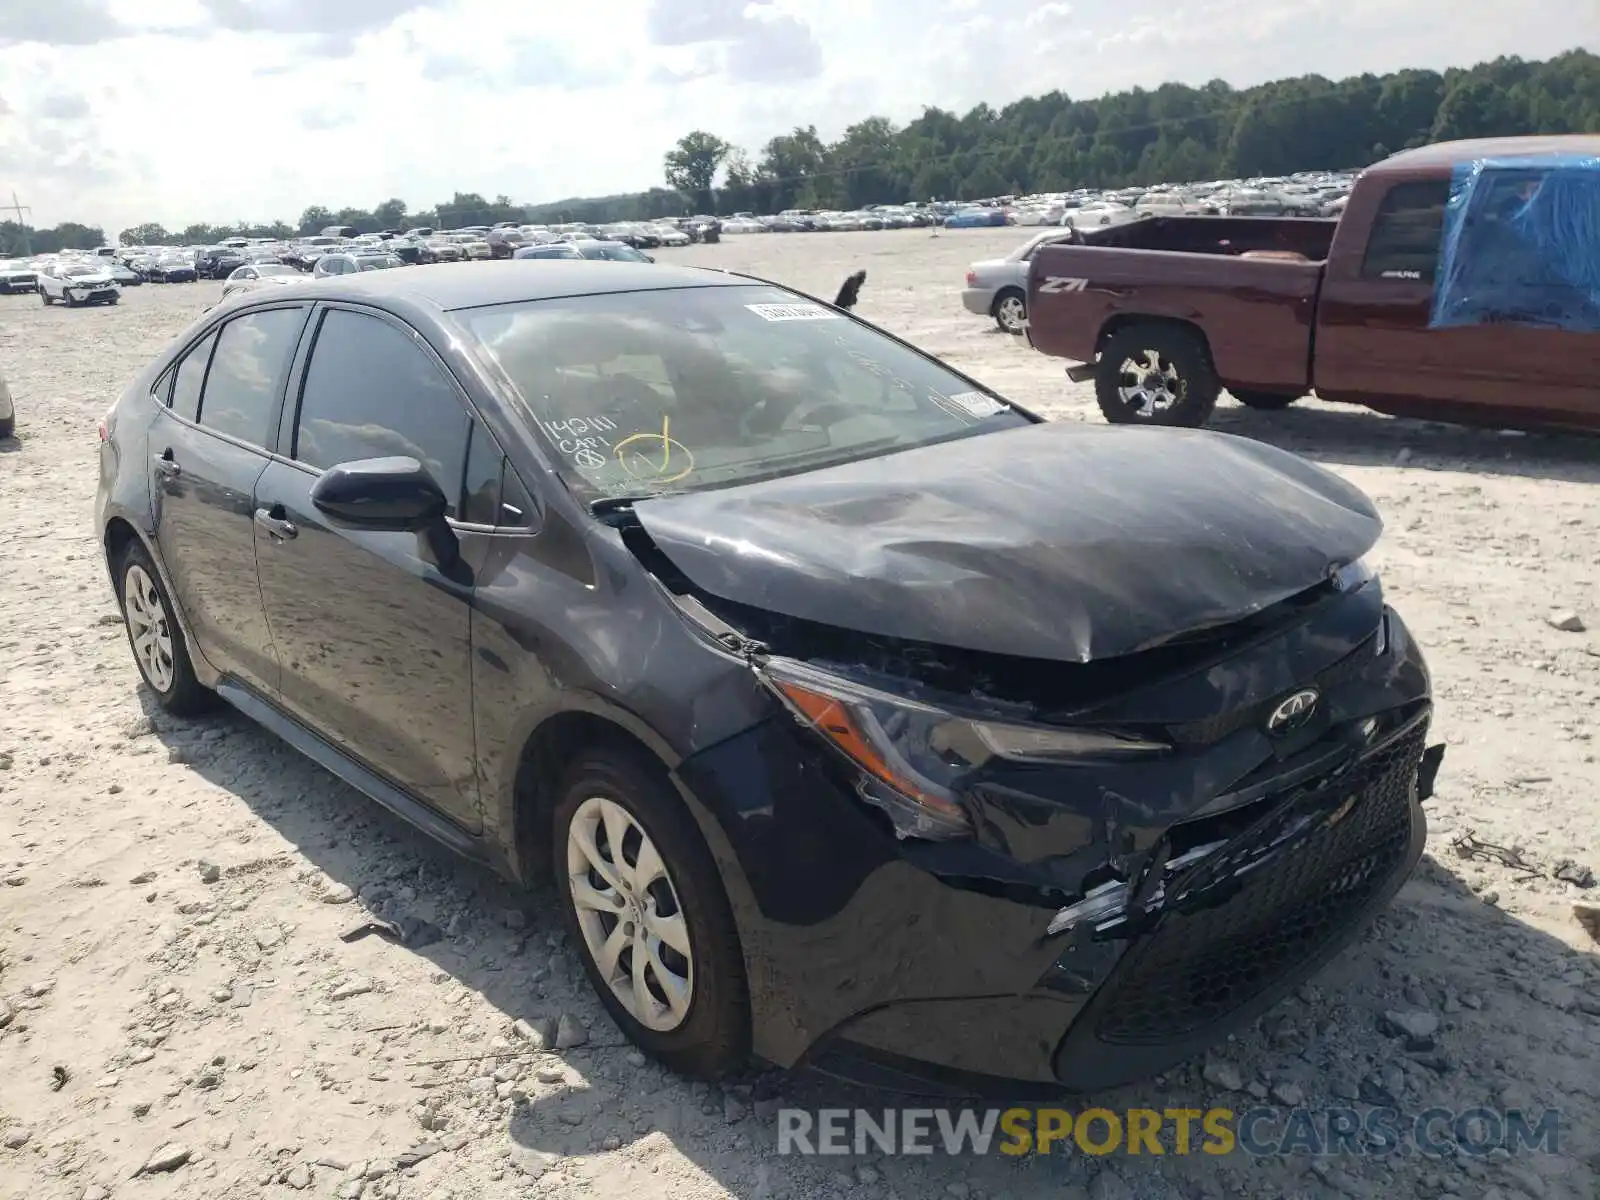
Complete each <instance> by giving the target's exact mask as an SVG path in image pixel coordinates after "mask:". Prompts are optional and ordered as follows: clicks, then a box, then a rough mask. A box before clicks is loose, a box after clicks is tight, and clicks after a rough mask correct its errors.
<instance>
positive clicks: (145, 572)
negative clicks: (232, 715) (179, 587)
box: [117, 541, 216, 716]
mask: <svg viewBox="0 0 1600 1200" xmlns="http://www.w3.org/2000/svg"><path fill="white" fill-rule="evenodd" d="M117 598H118V599H119V600H120V601H121V602H122V619H123V623H124V624H125V625H126V626H127V629H128V645H130V646H131V647H133V661H134V663H135V665H136V666H138V668H139V675H140V677H141V678H142V679H143V680H144V682H145V686H146V687H148V688H149V689H150V690H151V691H152V692H154V693H155V697H156V702H157V703H158V704H160V705H161V707H162V708H164V709H166V710H167V711H168V712H170V713H173V714H175V715H178V716H190V715H192V714H194V713H199V712H204V711H205V710H206V709H208V708H211V707H212V706H213V704H214V703H215V701H216V694H215V693H214V692H212V691H211V690H210V689H208V688H207V687H206V686H205V685H204V684H202V683H201V682H200V680H199V679H198V678H197V677H196V676H195V673H194V664H193V663H192V662H191V661H190V659H189V648H188V646H187V645H185V643H184V638H183V629H182V628H181V627H180V626H179V625H178V622H177V620H176V619H175V618H174V617H173V615H172V601H171V600H170V599H169V598H168V596H167V591H166V588H164V587H163V586H162V584H161V576H160V572H158V571H157V570H156V565H155V562H154V560H153V559H151V557H150V552H149V551H148V550H146V549H145V548H144V546H143V545H142V544H141V543H139V542H137V541H135V542H130V543H129V545H128V548H127V549H126V550H125V551H124V552H123V554H122V560H121V562H120V563H119V564H118V567H117Z"/></svg>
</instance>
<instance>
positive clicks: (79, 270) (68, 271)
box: [61, 264, 104, 278]
mask: <svg viewBox="0 0 1600 1200" xmlns="http://www.w3.org/2000/svg"><path fill="white" fill-rule="evenodd" d="M102 270H104V268H103V267H91V266H88V265H87V264H83V265H78V264H74V265H73V266H70V267H62V268H61V273H62V274H63V275H67V276H71V277H73V278H76V277H77V276H79V275H98V274H100V272H101V271H102Z"/></svg>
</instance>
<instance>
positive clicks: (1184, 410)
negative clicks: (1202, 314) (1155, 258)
mask: <svg viewBox="0 0 1600 1200" xmlns="http://www.w3.org/2000/svg"><path fill="white" fill-rule="evenodd" d="M1094 390H1095V399H1096V400H1098V401H1099V404H1100V411H1101V412H1102V413H1104V414H1105V417H1106V420H1108V421H1111V422H1112V423H1114V424H1118V425H1185V426H1189V427H1198V426H1200V425H1204V424H1205V423H1206V421H1207V420H1208V419H1209V418H1210V416H1211V410H1212V409H1213V408H1215V407H1216V404H1217V394H1218V392H1219V391H1220V390H1221V385H1220V384H1219V383H1218V381H1217V373H1216V371H1215V370H1214V369H1213V368H1212V366H1211V355H1210V353H1209V352H1208V351H1207V349H1206V345H1205V342H1204V341H1203V340H1202V339H1201V338H1200V336H1199V334H1197V333H1195V332H1193V331H1192V330H1189V329H1186V328H1184V327H1183V326H1180V325H1170V324H1165V323H1161V322H1155V321H1143V322H1140V323H1138V324H1134V325H1125V326H1123V327H1122V328H1121V329H1119V330H1117V331H1116V332H1115V333H1113V334H1112V335H1111V336H1110V337H1109V338H1108V339H1106V343H1105V345H1104V346H1103V347H1101V350H1100V359H1099V362H1098V363H1097V365H1096V368H1095V378H1094Z"/></svg>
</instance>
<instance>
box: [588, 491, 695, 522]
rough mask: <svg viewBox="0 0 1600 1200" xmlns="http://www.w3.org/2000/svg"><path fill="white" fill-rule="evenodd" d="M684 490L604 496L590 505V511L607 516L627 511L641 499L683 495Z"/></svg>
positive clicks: (596, 514) (599, 515)
mask: <svg viewBox="0 0 1600 1200" xmlns="http://www.w3.org/2000/svg"><path fill="white" fill-rule="evenodd" d="M681 495H683V492H682V490H681V489H680V490H675V491H664V492H640V493H639V494H638V495H636V496H602V497H601V498H600V499H598V500H596V501H594V502H593V503H591V504H590V505H589V511H590V512H592V513H593V514H594V515H595V516H597V517H603V516H606V515H607V514H608V513H617V512H626V511H627V510H628V509H630V508H632V507H633V506H634V505H635V504H638V503H639V502H640V501H641V500H656V499H659V498H660V497H662V496H681Z"/></svg>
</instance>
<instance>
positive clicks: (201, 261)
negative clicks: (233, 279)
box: [194, 246, 250, 279]
mask: <svg viewBox="0 0 1600 1200" xmlns="http://www.w3.org/2000/svg"><path fill="white" fill-rule="evenodd" d="M249 261H250V256H249V255H248V254H247V253H246V252H245V251H244V250H243V249H242V248H241V247H238V246H208V247H206V248H205V249H204V250H202V251H201V252H200V254H199V255H198V256H197V258H196V261H195V264H194V265H195V270H196V271H197V272H198V273H199V274H200V276H201V277H202V278H204V279H226V278H227V277H228V276H229V275H232V274H233V273H234V272H235V271H237V270H238V269H239V268H240V267H242V266H244V265H245V264H247V263H248V262H249Z"/></svg>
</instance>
